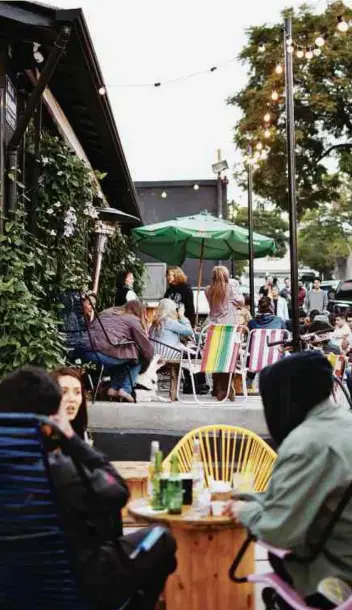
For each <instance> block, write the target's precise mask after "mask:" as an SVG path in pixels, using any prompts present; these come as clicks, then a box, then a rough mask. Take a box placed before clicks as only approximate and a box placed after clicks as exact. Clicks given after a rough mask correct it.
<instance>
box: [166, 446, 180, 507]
mask: <svg viewBox="0 0 352 610" xmlns="http://www.w3.org/2000/svg"><path fill="white" fill-rule="evenodd" d="M182 504H183V484H182V479H181V476H180V471H179V467H178V458H177V455H173V456H172V458H171V464H170V475H169V478H168V481H167V484H166V505H167V510H168V513H169V514H170V515H180V514H181V513H182Z"/></svg>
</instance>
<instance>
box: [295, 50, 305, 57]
mask: <svg viewBox="0 0 352 610" xmlns="http://www.w3.org/2000/svg"><path fill="white" fill-rule="evenodd" d="M296 55H297V57H298V59H303V57H304V51H303V49H301V48H299V49H298V50H297V53H296Z"/></svg>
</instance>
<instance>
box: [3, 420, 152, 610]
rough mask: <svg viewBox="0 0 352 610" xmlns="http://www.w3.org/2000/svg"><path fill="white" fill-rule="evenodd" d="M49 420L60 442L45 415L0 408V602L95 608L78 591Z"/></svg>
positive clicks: (10, 608)
mask: <svg viewBox="0 0 352 610" xmlns="http://www.w3.org/2000/svg"><path fill="white" fill-rule="evenodd" d="M48 426H49V428H50V429H51V430H54V433H55V446H56V443H57V444H58V446H60V439H61V438H62V436H61V433H60V431H59V430H58V429H57V428H56V427H55V426H54V425H53V424H52V423H51V422H50V421H49V420H48V419H46V418H44V417H37V416H35V415H31V414H13V413H7V414H3V413H1V414H0V497H1V502H0V608H1V610H48V609H49V608H50V610H97V608H96V607H95V608H94V606H93V604H91V603H90V602H89V600H88V599H84V598H83V597H82V596H81V594H80V592H79V588H78V586H77V583H76V577H75V574H74V571H73V570H72V567H71V559H70V553H69V551H68V548H67V542H66V537H65V532H64V530H63V527H62V523H61V518H60V515H59V512H58V507H57V505H56V502H55V490H54V489H53V487H52V484H51V479H50V467H49V464H48V454H47V451H46V449H45V436H46V435H44V434H43V432H44V429H45V428H46V429H48ZM43 427H44V429H43ZM76 466H77V471H78V474H79V475H80V476H81V469H80V468H79V465H77V464H76ZM142 548H143V547H142ZM143 550H145V549H143ZM129 603H130V600H128V601H126V602H125V603H124V604H123V605H122V606H120V608H119V609H118V608H116V610H122V609H123V608H126V610H127V608H128V606H129Z"/></svg>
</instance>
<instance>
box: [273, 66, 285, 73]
mask: <svg viewBox="0 0 352 610" xmlns="http://www.w3.org/2000/svg"><path fill="white" fill-rule="evenodd" d="M283 71H284V69H283V67H282V65H281V64H277V66H276V68H275V72H276V74H282V73H283Z"/></svg>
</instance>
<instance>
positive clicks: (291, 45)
mask: <svg viewBox="0 0 352 610" xmlns="http://www.w3.org/2000/svg"><path fill="white" fill-rule="evenodd" d="M294 50H295V47H294V46H293V44H290V45H288V46H287V53H293V51H294Z"/></svg>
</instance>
